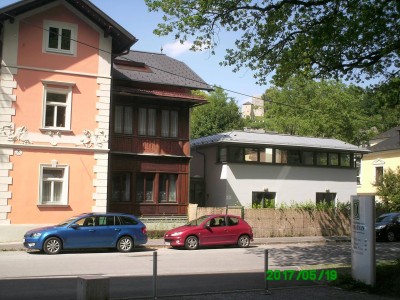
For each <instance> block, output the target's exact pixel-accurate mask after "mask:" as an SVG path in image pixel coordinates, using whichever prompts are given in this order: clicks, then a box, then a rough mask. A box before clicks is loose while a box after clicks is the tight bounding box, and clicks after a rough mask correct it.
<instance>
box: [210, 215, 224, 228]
mask: <svg viewBox="0 0 400 300" xmlns="http://www.w3.org/2000/svg"><path fill="white" fill-rule="evenodd" d="M207 225H208V226H210V227H222V226H226V223H225V217H216V218H212V219H210V220H209V221H208V222H207Z"/></svg>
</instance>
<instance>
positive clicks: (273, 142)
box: [190, 130, 370, 153]
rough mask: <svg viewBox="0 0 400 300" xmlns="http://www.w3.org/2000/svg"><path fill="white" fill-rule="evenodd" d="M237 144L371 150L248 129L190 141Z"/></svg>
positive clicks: (205, 143) (340, 143)
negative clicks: (248, 130)
mask: <svg viewBox="0 0 400 300" xmlns="http://www.w3.org/2000/svg"><path fill="white" fill-rule="evenodd" d="M218 144H237V145H252V146H271V147H274V146H275V147H276V146H280V147H291V148H312V149H326V150H339V151H348V152H355V153H369V152H370V150H368V149H366V148H360V147H358V146H355V145H352V144H349V143H346V142H343V141H340V140H337V139H331V138H315V137H304V136H295V135H289V134H278V133H272V132H266V133H259V132H247V131H240V130H235V131H230V132H224V133H220V134H216V135H211V136H207V137H202V138H198V139H194V140H191V141H190V146H191V147H193V148H197V147H204V146H207V145H218Z"/></svg>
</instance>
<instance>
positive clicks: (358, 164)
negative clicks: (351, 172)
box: [354, 155, 361, 185]
mask: <svg viewBox="0 0 400 300" xmlns="http://www.w3.org/2000/svg"><path fill="white" fill-rule="evenodd" d="M354 162H355V167H356V170H357V184H358V185H361V155H357V156H355V157H354Z"/></svg>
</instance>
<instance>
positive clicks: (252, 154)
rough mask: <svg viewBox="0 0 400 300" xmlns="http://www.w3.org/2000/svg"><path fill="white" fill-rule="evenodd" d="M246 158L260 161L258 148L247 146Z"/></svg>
mask: <svg viewBox="0 0 400 300" xmlns="http://www.w3.org/2000/svg"><path fill="white" fill-rule="evenodd" d="M244 160H245V161H258V149H257V148H245V149H244Z"/></svg>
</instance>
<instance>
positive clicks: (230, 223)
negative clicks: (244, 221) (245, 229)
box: [226, 217, 239, 226]
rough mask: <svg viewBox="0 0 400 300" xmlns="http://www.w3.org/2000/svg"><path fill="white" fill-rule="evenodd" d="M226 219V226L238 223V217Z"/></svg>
mask: <svg viewBox="0 0 400 300" xmlns="http://www.w3.org/2000/svg"><path fill="white" fill-rule="evenodd" d="M226 219H227V220H228V226H236V225H238V224H239V219H238V218H235V217H226Z"/></svg>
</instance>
